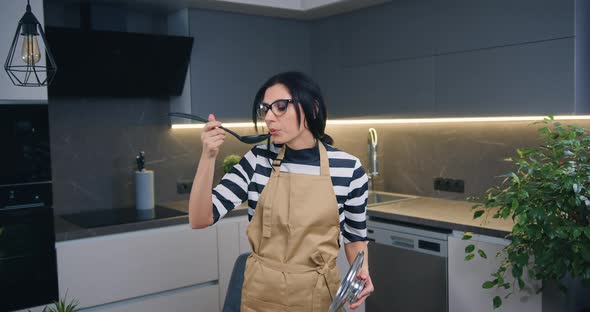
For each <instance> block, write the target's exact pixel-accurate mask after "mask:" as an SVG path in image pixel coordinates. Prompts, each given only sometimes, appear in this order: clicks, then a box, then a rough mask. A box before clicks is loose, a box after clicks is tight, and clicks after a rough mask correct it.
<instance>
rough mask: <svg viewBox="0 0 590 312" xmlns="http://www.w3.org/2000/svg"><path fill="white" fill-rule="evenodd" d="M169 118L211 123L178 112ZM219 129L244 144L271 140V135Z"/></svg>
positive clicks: (170, 114)
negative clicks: (246, 133) (241, 133)
mask: <svg viewBox="0 0 590 312" xmlns="http://www.w3.org/2000/svg"><path fill="white" fill-rule="evenodd" d="M168 116H174V117H181V118H187V119H191V120H197V121H200V122H204V123H208V122H209V120H207V119H205V118H203V117H199V116H195V115H191V114H185V113H176V112H174V113H168ZM219 128H221V129H223V130H225V131H227V132H228V133H229V134H231V135H233V136H235V137H236V138H237V139H238V140H240V141H241V142H244V143H246V144H256V143H258V142H262V141H264V140H266V139H268V138H270V134H256V135H239V134H237V133H235V132H233V131H231V130H229V129H227V128H224V127H219Z"/></svg>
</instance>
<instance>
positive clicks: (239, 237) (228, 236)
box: [216, 216, 250, 309]
mask: <svg viewBox="0 0 590 312" xmlns="http://www.w3.org/2000/svg"><path fill="white" fill-rule="evenodd" d="M244 224H246V225H247V224H248V216H240V217H231V218H225V219H221V220H220V221H219V223H218V224H217V225H216V227H217V241H218V242H219V246H218V255H219V256H218V258H219V308H220V309H222V308H223V303H224V301H225V295H226V293H227V287H228V285H229V280H230V278H231V274H232V271H233V268H234V263H235V261H236V259H237V258H238V256H239V255H241V254H242V253H245V252H249V251H250V247H249V245H248V247H247V248H246V247H245V246H243V245H244V237H246V231H245V227H244ZM246 242H247V239H246Z"/></svg>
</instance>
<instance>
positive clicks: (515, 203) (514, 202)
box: [512, 198, 518, 211]
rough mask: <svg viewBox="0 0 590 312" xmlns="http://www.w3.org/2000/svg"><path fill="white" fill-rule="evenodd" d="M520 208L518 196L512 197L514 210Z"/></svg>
mask: <svg viewBox="0 0 590 312" xmlns="http://www.w3.org/2000/svg"><path fill="white" fill-rule="evenodd" d="M516 209H518V200H517V199H516V198H513V199H512V210H513V211H514V210H516Z"/></svg>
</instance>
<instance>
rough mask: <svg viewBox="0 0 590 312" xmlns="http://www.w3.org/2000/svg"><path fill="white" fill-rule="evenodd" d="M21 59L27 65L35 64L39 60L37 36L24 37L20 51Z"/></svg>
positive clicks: (39, 52)
mask: <svg viewBox="0 0 590 312" xmlns="http://www.w3.org/2000/svg"><path fill="white" fill-rule="evenodd" d="M21 58H22V59H23V62H25V63H27V64H30V65H32V64H36V63H38V62H39V60H40V59H41V51H40V50H39V42H38V41H37V36H35V35H26V36H25V40H23V48H22V50H21Z"/></svg>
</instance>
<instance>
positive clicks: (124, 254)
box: [56, 224, 219, 311]
mask: <svg viewBox="0 0 590 312" xmlns="http://www.w3.org/2000/svg"><path fill="white" fill-rule="evenodd" d="M56 250H57V264H58V272H59V274H58V279H59V290H60V297H62V298H63V297H65V296H66V294H67V297H68V298H73V299H76V300H78V301H79V302H80V307H82V308H87V307H95V306H102V305H105V304H109V303H113V302H118V303H119V304H118V305H116V306H112V305H110V306H108V307H107V306H104V307H102V308H104V309H105V311H111V308H112V311H122V310H125V311H130V310H135V309H139V310H141V309H142V307H144V306H146V305H148V303H149V302H153V304H154V305H155V306H159V305H165V304H166V303H167V302H171V301H174V300H172V298H179V300H178V304H179V309H178V310H176V309H157V311H164V310H170V311H187V309H186V308H184V307H185V306H189V305H191V304H192V305H193V306H194V307H196V306H199V305H203V304H204V303H202V302H201V301H202V299H203V298H208V299H206V300H211V298H215V299H214V300H213V301H215V303H217V302H218V300H217V298H218V297H217V296H218V285H217V280H218V277H219V274H218V268H219V267H218V255H217V230H216V228H215V227H210V228H206V229H202V230H193V229H191V228H190V227H189V226H188V225H187V224H183V225H177V226H169V227H163V228H157V229H150V230H142V231H135V232H127V233H123V234H114V235H105V236H99V237H92V238H84V239H77V240H70V241H64V242H58V243H57V244H56ZM212 292H213V293H214V296H209V295H210V294H211V293H212ZM167 297H169V298H167ZM186 298H192V299H186ZM191 300H192V301H191ZM126 307H129V310H127V308H126ZM204 307H214V309H205V308H204V309H202V310H201V309H199V311H218V306H217V304H215V305H213V306H212V305H206V304H205V305H204ZM102 308H100V309H99V310H101V309H102ZM97 309H98V308H97ZM101 311H102V310H101ZM154 311H156V310H154Z"/></svg>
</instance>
